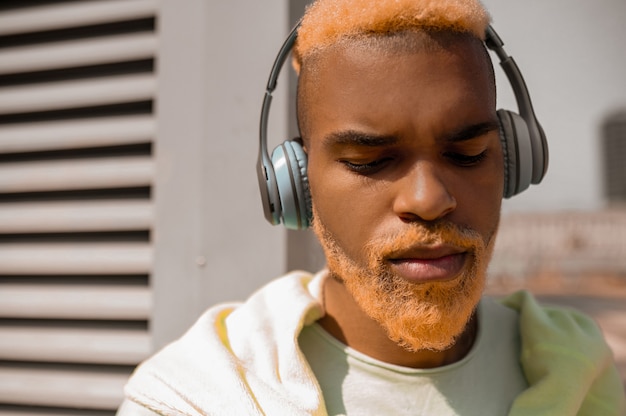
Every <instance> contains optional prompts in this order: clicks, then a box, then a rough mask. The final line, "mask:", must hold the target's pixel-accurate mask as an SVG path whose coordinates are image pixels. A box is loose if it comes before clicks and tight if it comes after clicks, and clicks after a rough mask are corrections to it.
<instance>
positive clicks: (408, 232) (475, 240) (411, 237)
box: [364, 221, 486, 260]
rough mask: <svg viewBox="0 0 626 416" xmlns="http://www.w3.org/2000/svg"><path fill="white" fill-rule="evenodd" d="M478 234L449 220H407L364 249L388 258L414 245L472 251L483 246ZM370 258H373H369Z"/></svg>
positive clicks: (369, 242)
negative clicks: (416, 221)
mask: <svg viewBox="0 0 626 416" xmlns="http://www.w3.org/2000/svg"><path fill="white" fill-rule="evenodd" d="M485 244H486V243H485V242H484V241H483V239H482V236H481V235H480V234H479V233H478V232H477V231H476V230H474V229H473V228H471V227H469V226H464V225H458V224H454V223H451V222H449V221H440V222H436V223H411V224H408V225H407V227H406V228H403V229H402V230H396V231H392V232H390V233H388V234H386V235H384V236H377V237H376V239H375V240H370V241H368V242H366V244H365V246H364V249H365V251H366V252H367V253H370V256H369V257H370V258H371V257H372V256H375V257H377V258H379V259H381V258H383V259H384V258H389V257H393V256H394V255H396V254H398V253H401V252H404V251H407V250H410V249H415V248H429V247H435V246H439V245H446V246H452V247H456V248H458V249H459V250H463V251H470V252H476V251H480V250H481V248H484V247H485ZM372 260H373V259H372Z"/></svg>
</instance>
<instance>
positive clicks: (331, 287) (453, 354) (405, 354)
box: [319, 277, 478, 368]
mask: <svg viewBox="0 0 626 416" xmlns="http://www.w3.org/2000/svg"><path fill="white" fill-rule="evenodd" d="M324 308H325V310H326V315H325V316H324V317H323V318H322V319H321V320H320V321H319V323H320V325H321V326H322V328H324V329H325V330H326V331H327V332H328V333H330V334H331V335H332V336H333V337H335V338H337V339H338V340H339V341H341V342H342V343H344V344H346V345H347V346H349V347H351V348H353V349H355V350H357V351H359V352H361V353H363V354H366V355H368V356H370V357H372V358H375V359H377V360H380V361H383V362H386V363H389V364H394V365H400V366H403V367H412V368H434V367H440V366H443V365H448V364H452V363H454V362H457V361H459V360H461V359H462V358H463V357H465V356H466V355H467V353H468V352H469V350H470V349H471V347H472V345H473V342H474V338H475V336H476V332H477V329H478V325H477V322H476V314H474V315H473V316H472V318H471V319H470V320H469V322H468V324H467V325H466V327H465V330H464V331H463V333H462V334H461V335H460V336H459V337H458V339H457V341H456V342H455V344H454V345H453V346H452V347H450V348H448V349H446V350H443V351H431V350H419V351H415V352H413V351H408V350H406V349H405V348H403V347H401V346H399V345H398V344H396V343H395V342H394V341H392V340H390V339H389V337H388V336H387V333H386V332H385V330H384V328H383V327H382V326H381V325H380V324H379V323H378V322H376V321H374V320H373V319H371V318H370V317H369V316H367V315H366V314H365V313H364V312H363V311H362V310H361V308H360V307H359V306H358V304H357V303H356V302H355V300H354V298H353V297H352V295H351V294H350V293H349V292H348V290H347V289H346V287H345V286H344V285H343V284H342V283H341V282H339V281H337V280H335V279H333V278H332V277H329V278H328V279H326V282H325V284H324Z"/></svg>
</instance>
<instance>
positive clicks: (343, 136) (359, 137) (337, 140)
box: [324, 130, 398, 147]
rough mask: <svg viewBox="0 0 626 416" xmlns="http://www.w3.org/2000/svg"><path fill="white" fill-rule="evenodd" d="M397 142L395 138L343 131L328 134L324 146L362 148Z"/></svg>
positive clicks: (356, 131) (355, 131)
mask: <svg viewBox="0 0 626 416" xmlns="http://www.w3.org/2000/svg"><path fill="white" fill-rule="evenodd" d="M397 142H398V138H397V137H396V136H384V135H376V134H369V133H365V132H361V131H358V130H344V131H338V132H334V133H330V134H329V135H327V136H326V137H324V144H325V145H326V146H334V145H351V146H364V147H379V146H388V145H390V144H394V143H397Z"/></svg>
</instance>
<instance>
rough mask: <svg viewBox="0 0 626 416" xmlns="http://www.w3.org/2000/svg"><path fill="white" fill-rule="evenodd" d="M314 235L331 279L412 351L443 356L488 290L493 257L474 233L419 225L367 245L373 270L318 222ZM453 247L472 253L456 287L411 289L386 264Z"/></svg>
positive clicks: (417, 285)
mask: <svg viewBox="0 0 626 416" xmlns="http://www.w3.org/2000/svg"><path fill="white" fill-rule="evenodd" d="M313 218H314V221H313V230H314V232H315V233H316V234H317V236H318V238H319V240H320V242H321V244H322V247H323V249H324V252H325V254H326V260H327V266H328V270H329V272H330V275H331V277H333V278H335V279H338V280H340V281H341V282H343V284H344V285H345V287H346V288H347V290H348V292H349V293H350V294H351V295H352V297H353V298H354V300H355V301H356V303H357V304H358V306H359V307H360V308H361V309H362V310H363V311H364V312H365V313H366V314H367V315H368V316H369V317H371V318H372V319H374V320H375V321H377V322H378V323H379V324H380V325H381V326H382V327H383V329H384V330H385V331H386V332H387V335H388V336H389V338H390V339H391V340H392V341H394V342H395V343H397V344H398V345H400V346H402V347H403V348H405V349H406V350H408V351H413V352H415V351H418V350H423V349H428V350H434V351H442V350H445V349H447V348H449V347H451V346H452V345H453V344H454V343H455V341H456V339H457V337H458V336H459V335H461V333H462V332H463V330H464V329H465V327H466V325H467V323H468V321H469V319H470V318H471V316H472V314H473V313H474V310H475V308H476V305H477V304H478V302H479V300H480V297H481V295H482V292H483V289H484V287H485V276H486V269H487V265H488V263H489V259H490V257H491V253H492V251H493V241H494V240H495V239H494V238H493V237H492V238H490V241H489V243H488V245H486V244H485V242H484V241H483V239H482V237H481V236H480V235H479V234H478V233H477V232H476V231H474V230H472V229H469V228H462V227H459V226H456V225H454V224H451V223H437V224H436V225H434V226H425V225H422V224H417V223H416V224H413V225H412V226H411V227H410V228H409V229H407V230H406V231H403V232H402V233H401V234H395V235H389V236H387V237H386V238H384V239H382V240H378V241H370V242H369V243H367V244H365V245H364V247H363V250H364V252H365V255H366V259H367V260H366V261H367V264H366V265H365V266H361V265H359V264H357V263H356V262H355V261H354V260H353V259H351V258H350V257H349V256H348V255H347V254H346V253H345V251H344V250H343V249H342V248H341V247H340V246H339V244H338V242H337V240H336V239H335V238H334V236H333V235H332V234H331V233H330V232H329V231H328V229H327V228H326V227H325V226H324V224H322V223H321V221H319V220H316V218H319V216H317V215H315V214H314V216H313ZM438 243H444V244H451V245H454V246H457V247H461V248H463V249H465V250H466V251H467V253H468V254H467V260H466V264H465V267H464V270H463V271H462V272H461V274H460V275H459V276H458V277H457V278H455V279H453V280H450V281H445V282H433V283H410V282H408V281H406V280H404V279H402V278H401V277H399V276H397V275H396V274H394V273H393V272H392V271H391V269H390V267H389V265H388V264H387V263H386V262H385V260H384V259H386V258H387V257H388V256H389V255H390V254H392V253H394V252H397V251H398V250H403V249H407V248H409V247H414V246H415V245H419V244H424V245H433V244H438Z"/></svg>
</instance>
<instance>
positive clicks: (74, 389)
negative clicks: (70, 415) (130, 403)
mask: <svg viewBox="0 0 626 416" xmlns="http://www.w3.org/2000/svg"><path fill="white" fill-rule="evenodd" d="M129 376H130V373H129V372H128V373H126V372H114V371H108V372H107V371H106V370H102V371H95V370H94V371H88V370H85V371H79V370H72V369H67V370H63V369H45V368H42V369H37V368H20V367H18V366H5V365H0V402H2V403H10V404H24V405H37V406H60V407H69V408H72V407H80V408H85V409H112V410H113V409H116V408H117V407H118V406H119V405H120V404H121V402H122V400H123V397H124V395H123V389H124V384H125V383H126V380H127V379H128V377H129Z"/></svg>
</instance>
